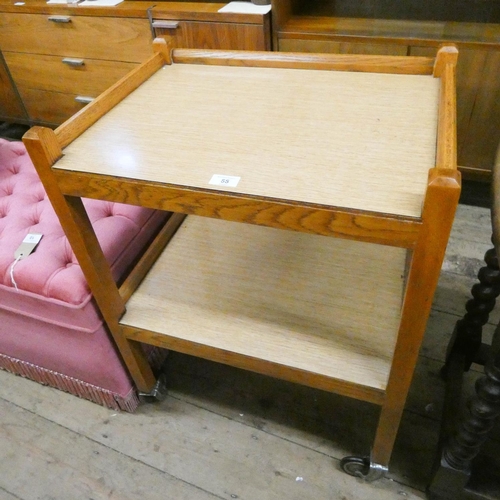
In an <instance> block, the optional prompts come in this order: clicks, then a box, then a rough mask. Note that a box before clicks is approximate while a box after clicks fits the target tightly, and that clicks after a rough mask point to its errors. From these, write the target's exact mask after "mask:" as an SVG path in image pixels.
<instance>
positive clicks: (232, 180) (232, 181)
mask: <svg viewBox="0 0 500 500" xmlns="http://www.w3.org/2000/svg"><path fill="white" fill-rule="evenodd" d="M240 179H241V177H235V176H233V175H220V174H214V175H212V178H211V179H210V182H209V184H213V185H215V186H226V187H236V186H237V185H238V182H240Z"/></svg>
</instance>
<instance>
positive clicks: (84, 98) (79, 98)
mask: <svg viewBox="0 0 500 500" xmlns="http://www.w3.org/2000/svg"><path fill="white" fill-rule="evenodd" d="M93 100H94V98H93V97H87V96H85V95H77V96H76V97H75V101H76V102H80V103H82V104H89V103H90V102H92V101H93Z"/></svg>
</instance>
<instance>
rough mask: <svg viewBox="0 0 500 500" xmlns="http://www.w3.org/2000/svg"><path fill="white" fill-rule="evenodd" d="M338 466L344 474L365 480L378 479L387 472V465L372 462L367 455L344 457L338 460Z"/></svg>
mask: <svg viewBox="0 0 500 500" xmlns="http://www.w3.org/2000/svg"><path fill="white" fill-rule="evenodd" d="M340 467H341V469H342V470H343V471H344V472H345V473H346V474H349V475H350V476H354V477H359V478H360V479H363V480H364V481H367V482H371V481H375V480H377V479H380V478H381V477H383V476H384V475H385V473H386V472H387V467H384V466H383V465H379V464H374V463H372V462H371V461H370V459H369V458H367V457H344V458H343V459H342V460H341V461H340Z"/></svg>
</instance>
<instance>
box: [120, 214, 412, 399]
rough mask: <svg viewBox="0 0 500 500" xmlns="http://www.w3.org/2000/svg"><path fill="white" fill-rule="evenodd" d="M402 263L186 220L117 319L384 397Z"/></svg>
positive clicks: (321, 241) (287, 234) (352, 245)
mask: <svg viewBox="0 0 500 500" xmlns="http://www.w3.org/2000/svg"><path fill="white" fill-rule="evenodd" d="M405 259H406V251H405V250H404V249H400V248H395V247H385V246H381V245H375V244H371V243H363V242H353V241H350V240H343V239H337V238H329V237H325V236H318V235H307V234H304V233H298V232H294V231H283V230H279V229H273V228H263V227H258V226H253V225H248V224H240V223H235V222H227V221H220V220H217V219H207V218H201V217H197V216H189V217H188V218H187V219H186V220H185V222H184V223H183V225H182V226H181V228H180V229H179V230H178V231H177V233H176V235H175V236H174V238H173V240H171V241H170V243H169V244H168V246H167V247H166V249H165V250H164V252H163V254H162V255H161V257H160V258H159V259H158V261H157V262H156V263H155V265H154V266H153V267H152V269H151V270H150V272H149V274H148V275H147V276H146V278H145V280H144V281H143V282H142V284H141V285H140V287H139V288H138V289H137V290H136V292H135V293H134V295H133V296H132V297H131V299H130V300H129V302H128V303H127V312H126V313H125V315H124V316H123V317H122V319H121V321H120V323H121V324H122V325H127V326H129V327H133V328H136V329H139V330H146V331H149V332H153V333H156V334H160V335H165V336H169V337H170V338H175V339H181V340H185V341H189V343H190V345H194V346H197V345H203V346H210V347H213V348H217V349H221V350H225V351H229V352H232V353H239V354H241V355H243V356H250V357H253V358H259V359H262V360H265V361H269V362H272V363H277V364H279V365H282V366H286V367H292V368H297V369H299V370H303V371H305V372H310V373H314V374H319V375H322V376H325V377H331V378H334V379H341V380H343V381H345V382H347V383H352V384H359V385H363V386H366V387H369V388H373V389H376V390H381V391H383V390H384V389H385V387H386V383H387V378H388V374H389V370H390V366H391V360H392V355H393V351H394V345H395V339H396V336H397V332H398V328H399V323H400V314H401V303H402V296H403V284H404V276H403V274H404V267H405ZM138 339H139V338H138ZM186 345H187V344H186ZM188 352H189V349H188ZM193 352H194V351H193Z"/></svg>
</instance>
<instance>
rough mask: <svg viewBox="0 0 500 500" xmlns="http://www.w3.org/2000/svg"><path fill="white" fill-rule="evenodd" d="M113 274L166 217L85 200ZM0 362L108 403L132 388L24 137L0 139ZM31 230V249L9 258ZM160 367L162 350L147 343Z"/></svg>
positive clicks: (128, 398)
mask: <svg viewBox="0 0 500 500" xmlns="http://www.w3.org/2000/svg"><path fill="white" fill-rule="evenodd" d="M85 206H86V208H87V210H88V213H89V217H90V219H91V221H92V226H93V228H94V230H95V232H96V234H97V235H98V238H99V241H100V243H101V245H102V248H103V249H104V253H105V255H106V259H107V261H108V262H109V264H110V266H111V268H112V273H113V277H114V279H118V280H121V279H123V277H124V276H125V275H126V272H127V270H128V268H129V266H130V265H131V264H132V263H133V262H134V261H135V260H136V259H137V258H138V257H139V256H140V255H141V254H142V252H143V250H144V247H146V246H147V245H148V244H149V242H150V240H151V239H152V237H153V236H154V235H155V234H156V233H157V232H158V231H159V230H160V229H161V227H162V226H163V225H164V223H165V221H166V220H167V219H168V216H169V214H168V213H166V212H158V211H156V212H155V211H152V210H148V209H142V208H139V207H133V206H127V205H120V204H117V203H109V202H101V201H97V200H85ZM0 233H1V235H0V241H1V245H0V271H1V276H2V282H1V283H0V324H1V325H2V326H1V329H0V330H1V331H0V368H2V369H4V370H7V371H10V372H12V373H15V374H18V375H22V376H25V377H27V378H30V379H32V380H35V381H37V382H41V383H43V384H47V385H50V386H52V387H55V388H58V389H61V390H65V391H67V392H70V393H72V394H75V395H77V396H80V397H83V398H86V399H89V400H91V401H94V402H96V403H99V404H103V405H106V406H108V407H110V408H114V409H122V410H127V411H133V410H134V409H135V408H136V407H137V405H138V402H139V399H138V394H137V391H136V389H135V387H134V385H133V383H132V381H131V379H130V377H129V374H128V371H127V369H126V367H125V366H124V365H123V361H122V360H121V357H120V354H119V353H118V352H117V349H116V347H115V345H114V343H113V341H112V340H111V338H110V336H109V333H108V330H107V328H106V325H105V324H104V322H103V319H102V317H101V315H100V313H99V310H98V308H97V307H96V304H95V301H94V300H93V297H92V294H91V292H90V290H89V288H88V286H87V284H86V281H85V278H84V276H83V274H82V271H81V268H80V266H79V265H78V263H77V262H76V259H75V256H74V254H73V252H72V251H71V248H70V246H69V244H68V241H67V239H66V238H65V236H64V232H63V229H62V227H61V225H60V224H59V221H58V220H57V216H56V214H55V213H54V210H53V208H52V206H51V204H50V201H49V199H48V198H47V196H46V194H45V190H44V188H43V185H42V183H41V182H40V179H39V177H38V175H37V173H36V171H35V169H34V167H33V164H32V163H31V160H30V158H29V156H28V154H27V153H26V149H25V147H24V145H23V143H22V142H11V141H6V140H4V139H0ZM29 233H39V234H42V235H43V237H42V240H41V241H40V243H39V244H38V247H37V249H36V251H35V252H34V253H32V254H31V255H29V256H28V257H26V258H25V259H23V260H19V261H17V262H16V258H15V252H16V249H17V248H18V247H19V246H20V244H21V242H22V241H23V239H24V238H25V237H26V236H27V235H28V234H29ZM147 355H148V357H149V359H150V361H151V362H152V363H153V366H155V367H159V365H160V364H161V361H162V360H163V358H164V357H165V351H161V350H158V349H152V350H151V349H150V348H149V349H148V350H147Z"/></svg>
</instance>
